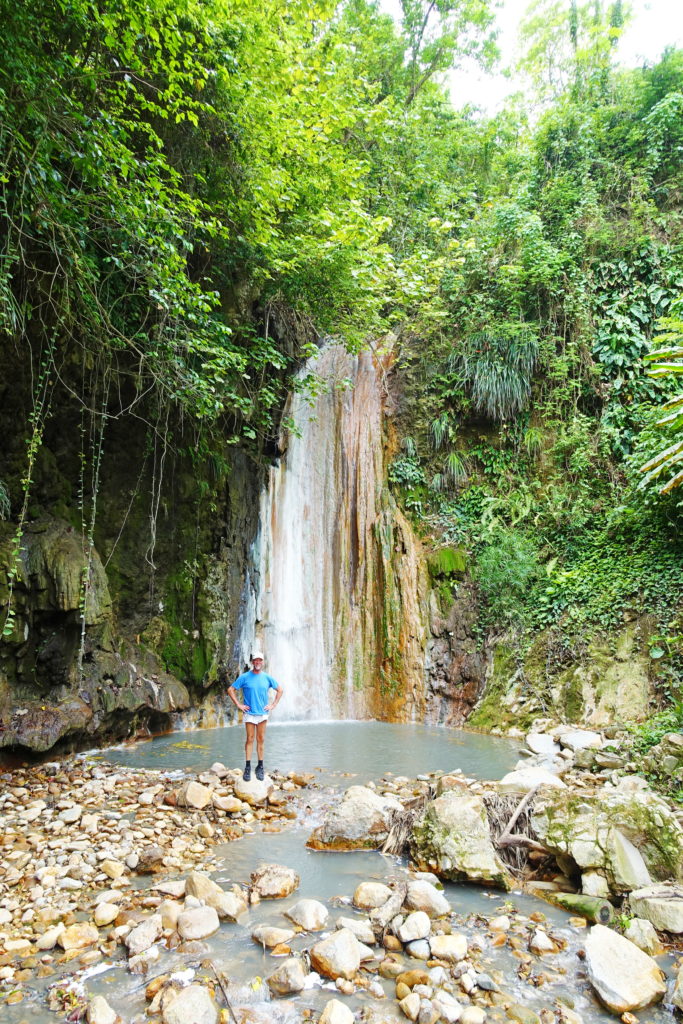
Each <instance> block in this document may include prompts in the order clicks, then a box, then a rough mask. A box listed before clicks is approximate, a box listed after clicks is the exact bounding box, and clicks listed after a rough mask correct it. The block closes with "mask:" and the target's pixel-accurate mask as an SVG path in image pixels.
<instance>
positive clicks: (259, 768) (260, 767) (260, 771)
mask: <svg viewBox="0 0 683 1024" xmlns="http://www.w3.org/2000/svg"><path fill="white" fill-rule="evenodd" d="M256 778H257V779H258V780H259V782H263V765H262V764H259V765H257V766H256Z"/></svg>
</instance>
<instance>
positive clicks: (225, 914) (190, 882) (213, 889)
mask: <svg viewBox="0 0 683 1024" xmlns="http://www.w3.org/2000/svg"><path fill="white" fill-rule="evenodd" d="M185 891H186V893H187V894H188V896H195V897H196V898H197V899H198V900H201V901H202V903H205V904H206V906H207V907H213V909H214V910H215V911H216V913H217V914H218V916H219V917H222V918H224V919H225V920H228V921H232V922H235V921H237V919H238V917H240V916H241V915H242V914H244V913H246V911H247V909H248V907H247V901H246V899H245V898H244V897H243V896H241V895H240V896H238V895H237V893H235V892H226V891H225V889H222V888H221V886H220V885H218V883H217V882H214V881H213V879H211V878H209V876H208V875H205V874H203V873H202V872H201V871H191V872H190V874H189V875H188V876H187V881H186V884H185Z"/></svg>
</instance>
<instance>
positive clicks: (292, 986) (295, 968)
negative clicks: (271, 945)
mask: <svg viewBox="0 0 683 1024" xmlns="http://www.w3.org/2000/svg"><path fill="white" fill-rule="evenodd" d="M305 984H306V971H305V970H304V967H303V964H302V962H301V960H300V959H299V958H298V957H296V956H291V957H289V958H288V959H287V960H285V961H284V963H282V964H280V966H279V967H278V969H277V970H276V971H275V972H274V973H273V974H271V975H270V977H269V978H268V988H269V989H270V991H271V992H274V993H275V995H278V996H288V995H292V994H293V993H294V992H301V991H303V987H304V985H305Z"/></svg>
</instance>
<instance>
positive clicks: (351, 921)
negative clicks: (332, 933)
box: [337, 917, 375, 946]
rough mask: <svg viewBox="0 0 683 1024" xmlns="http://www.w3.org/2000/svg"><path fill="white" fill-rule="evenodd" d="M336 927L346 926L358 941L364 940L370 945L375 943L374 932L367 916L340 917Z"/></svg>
mask: <svg viewBox="0 0 683 1024" xmlns="http://www.w3.org/2000/svg"><path fill="white" fill-rule="evenodd" d="M337 928H348V930H349V931H350V932H353V934H354V935H355V936H356V938H357V939H358V941H359V942H366V943H368V945H370V946H373V945H374V944H375V933H374V932H373V930H372V925H371V924H370V921H369V920H368V919H367V917H340V918H339V920H338V921H337Z"/></svg>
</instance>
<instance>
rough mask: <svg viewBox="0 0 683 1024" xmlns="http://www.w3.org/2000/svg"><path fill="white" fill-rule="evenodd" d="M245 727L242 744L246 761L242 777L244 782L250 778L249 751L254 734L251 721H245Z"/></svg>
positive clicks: (253, 726)
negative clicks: (243, 742)
mask: <svg viewBox="0 0 683 1024" xmlns="http://www.w3.org/2000/svg"><path fill="white" fill-rule="evenodd" d="M245 725H246V727H247V741H246V743H245V744H244V760H245V761H246V764H245V767H244V772H243V773H242V778H243V779H244V781H245V782H249V779H250V778H251V751H252V749H253V747H254V736H255V734H256V726H255V725H254V723H253V722H245Z"/></svg>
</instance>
